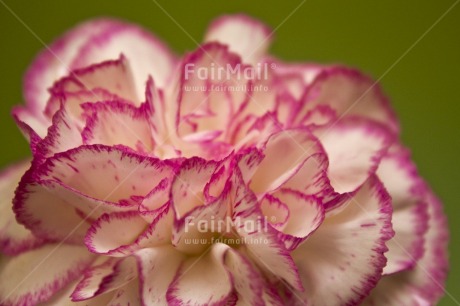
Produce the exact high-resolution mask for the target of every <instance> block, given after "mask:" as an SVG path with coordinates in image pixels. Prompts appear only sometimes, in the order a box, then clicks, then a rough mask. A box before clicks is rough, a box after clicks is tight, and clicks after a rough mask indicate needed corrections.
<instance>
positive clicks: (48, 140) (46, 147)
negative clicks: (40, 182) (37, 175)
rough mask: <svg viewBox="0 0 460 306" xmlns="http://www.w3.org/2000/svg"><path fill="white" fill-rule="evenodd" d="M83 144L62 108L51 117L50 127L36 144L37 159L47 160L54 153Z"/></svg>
mask: <svg viewBox="0 0 460 306" xmlns="http://www.w3.org/2000/svg"><path fill="white" fill-rule="evenodd" d="M82 144H83V141H82V137H81V133H80V130H79V129H78V127H77V125H76V124H75V121H74V120H73V118H72V117H71V115H70V113H69V111H68V110H67V109H66V108H65V107H62V108H61V109H59V110H58V111H57V112H56V113H55V114H54V116H53V120H52V124H51V127H50V128H49V129H48V133H47V135H46V137H45V138H43V140H42V141H40V142H39V143H38V144H37V149H36V152H35V153H36V154H35V156H36V157H37V158H48V157H51V156H53V155H54V154H56V153H59V152H64V151H67V150H70V149H73V148H76V147H78V146H80V145H82Z"/></svg>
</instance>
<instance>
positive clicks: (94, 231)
mask: <svg viewBox="0 0 460 306" xmlns="http://www.w3.org/2000/svg"><path fill="white" fill-rule="evenodd" d="M147 226H148V224H147V222H146V221H145V220H144V218H142V217H141V216H140V215H139V213H138V212H137V211H128V212H113V213H110V214H103V215H102V216H101V217H99V219H97V220H96V222H94V223H93V224H92V225H91V228H90V229H89V230H88V233H87V235H86V237H85V244H86V246H87V247H88V249H89V250H90V251H91V252H94V253H98V254H110V253H111V251H113V250H115V249H117V248H119V247H120V246H123V245H127V244H131V243H132V242H133V241H134V240H135V239H136V238H137V237H138V236H139V235H140V234H141V233H142V232H143V231H144V230H145V229H146V228H147Z"/></svg>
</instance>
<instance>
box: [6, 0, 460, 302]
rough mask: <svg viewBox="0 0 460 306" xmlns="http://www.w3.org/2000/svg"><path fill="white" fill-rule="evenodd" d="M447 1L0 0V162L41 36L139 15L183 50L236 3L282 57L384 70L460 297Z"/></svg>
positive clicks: (10, 156)
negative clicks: (436, 203) (436, 210)
mask: <svg viewBox="0 0 460 306" xmlns="http://www.w3.org/2000/svg"><path fill="white" fill-rule="evenodd" d="M454 3H455V1H453V0H436V1H426V0H425V1H396V0H386V1H379V2H377V1H341V0H335V1H320V0H307V1H303V2H302V1H266V0H265V1H251V2H249V1H243V0H233V1H218V0H214V1H212V0H207V1H203V0H199V1H198V0H195V1H159V0H158V1H154V0H143V1H132V2H128V1H120V0H112V1H97V0H92V1H88V0H78V1H75V0H71V1H69V0H68V1H50V0H41V1H12V0H0V44H1V47H0V73H1V76H0V122H1V128H0V140H1V152H0V166H1V167H4V166H5V165H7V164H9V163H11V162H13V161H17V160H20V159H22V158H24V157H25V156H28V155H29V151H28V147H27V144H26V142H25V140H24V139H23V137H22V136H21V135H20V133H19V131H18V130H17V128H16V127H15V125H14V123H13V120H12V119H11V118H10V115H9V113H10V109H11V107H12V106H13V105H14V104H17V103H21V102H22V94H21V82H22V75H23V73H24V71H25V69H26V68H27V66H28V65H29V64H30V63H31V61H32V59H33V57H34V55H35V54H36V53H37V52H38V51H39V50H40V49H42V48H43V45H42V43H41V42H40V40H42V41H44V42H46V43H50V42H51V41H52V40H53V38H55V37H57V36H59V35H60V34H61V33H63V31H65V30H66V29H68V28H70V27H72V26H73V25H74V24H76V23H78V22H80V21H82V20H84V19H88V18H92V17H95V16H115V17H119V18H123V19H126V20H130V21H133V22H136V23H139V24H142V25H143V26H144V27H146V28H148V29H150V30H152V31H153V32H155V33H156V34H157V35H158V36H159V37H160V38H162V39H163V40H165V41H166V42H168V43H169V44H170V46H171V47H172V48H173V49H174V50H175V51H177V52H178V53H183V52H184V51H187V50H192V49H194V48H195V47H196V44H195V42H194V40H195V41H198V42H199V41H200V40H201V37H202V35H203V33H204V30H205V29H206V25H207V24H208V22H209V21H210V20H212V19H213V18H214V17H216V16H218V15H221V14H227V13H236V12H244V13H247V14H249V15H252V16H255V17H258V18H260V19H261V20H263V21H265V22H266V23H268V24H269V25H271V26H272V27H273V28H276V34H275V42H274V44H273V46H272V49H271V51H272V53H273V54H274V55H276V56H278V57H280V58H282V59H285V60H292V61H307V60H308V61H317V62H324V63H345V64H348V65H351V66H355V67H358V68H360V69H362V70H364V71H366V72H367V73H369V74H371V75H373V76H374V77H375V78H380V77H381V76H382V75H384V77H383V78H382V81H381V82H382V84H383V87H384V89H385V91H386V93H387V94H388V95H389V96H390V97H391V99H392V101H393V105H394V107H395V109H396V111H397V113H398V115H399V117H400V119H401V122H402V131H403V135H402V137H403V140H404V142H405V143H406V145H408V146H409V147H410V148H411V149H412V151H413V158H414V159H415V161H416V162H417V164H418V167H419V170H420V172H421V174H422V175H423V176H424V177H425V178H426V179H427V180H428V181H429V182H430V184H431V185H432V186H433V188H434V190H435V191H436V193H437V194H438V195H439V196H440V197H441V199H442V200H443V201H444V203H445V210H446V213H447V214H448V217H449V223H450V227H451V243H450V261H451V270H450V275H449V281H448V286H447V291H448V292H449V293H450V295H451V296H450V297H449V296H446V297H445V298H444V299H443V300H442V302H441V304H440V305H446V306H447V305H460V304H459V302H458V301H460V260H459V259H460V244H459V241H460V217H459V214H460V206H459V204H457V199H458V196H457V193H458V192H459V191H460V186H459V183H460V167H459V162H458V158H459V153H460V140H459V136H460V135H459V133H458V131H459V127H460V124H459V123H460V117H459V115H460V99H459V97H458V89H459V87H460V4H458V5H456V6H454V7H453V8H452V10H451V11H449V13H447V14H446V15H445V16H444V18H442V19H441V20H440V21H439V23H437V24H436V25H435V26H434V27H432V26H433V25H434V24H435V23H436V21H437V20H438V19H439V18H440V17H441V16H443V14H444V13H445V12H446V11H447V10H448V9H449V8H450V7H451V6H452V5H453V4H454ZM6 6H8V7H9V9H10V10H11V11H10V10H9V9H8V8H7V7H6ZM14 15H16V17H15V16H14ZM19 19H21V20H22V21H19ZM27 27H29V28H30V29H31V30H32V31H33V32H34V33H35V35H36V36H37V37H39V39H37V37H35V36H34V34H32V33H31V32H30V31H29V30H28V29H27ZM181 27H182V28H183V29H185V30H186V31H187V33H188V34H189V35H190V36H191V37H193V39H194V40H193V39H192V38H190V37H189V36H188V34H186V33H185V32H184V31H183V30H182V29H181ZM431 27H432V28H431ZM430 28H431V30H429V29H430ZM427 30H429V32H427V33H426V31H427ZM424 33H426V35H425V36H424V37H423V38H422V39H421V40H420V41H419V42H418V43H417V44H416V45H415V46H413V48H412V49H410V48H411V46H412V45H413V44H414V43H416V42H417V41H418V40H419V39H420V38H421V37H422V36H423V35H424ZM409 49H410V51H409V52H408V50H409ZM406 52H408V53H407V54H406V55H405V56H404V57H403V58H400V57H401V56H402V55H403V54H405V53H406ZM388 69H390V70H388Z"/></svg>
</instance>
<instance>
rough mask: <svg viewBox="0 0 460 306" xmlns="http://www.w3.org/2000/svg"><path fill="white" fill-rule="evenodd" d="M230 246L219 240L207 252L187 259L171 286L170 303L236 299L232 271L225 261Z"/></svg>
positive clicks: (210, 302) (199, 303) (208, 303)
mask: <svg viewBox="0 0 460 306" xmlns="http://www.w3.org/2000/svg"><path fill="white" fill-rule="evenodd" d="M226 249H227V246H226V245H224V244H220V243H218V244H214V245H212V246H211V250H210V251H208V252H206V253H204V255H203V256H202V257H201V256H200V257H191V258H189V259H186V260H185V261H184V262H183V263H182V265H181V266H180V268H179V269H178V271H177V273H176V275H175V277H174V280H173V282H172V283H171V284H170V286H169V288H168V291H167V299H168V303H169V304H172V305H182V304H188V305H219V304H225V303H231V302H232V300H234V299H235V297H234V295H233V290H234V288H233V286H234V285H233V282H232V277H231V274H230V273H229V272H228V270H227V269H226V268H225V266H224V264H223V260H224V255H225V251H226ZM216 280H219V281H216ZM196 288H200V290H196Z"/></svg>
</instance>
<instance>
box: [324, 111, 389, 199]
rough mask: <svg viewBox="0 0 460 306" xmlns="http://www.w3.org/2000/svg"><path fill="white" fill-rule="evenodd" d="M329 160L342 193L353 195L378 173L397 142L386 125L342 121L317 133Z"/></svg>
mask: <svg viewBox="0 0 460 306" xmlns="http://www.w3.org/2000/svg"><path fill="white" fill-rule="evenodd" d="M315 135H316V136H317V137H318V139H319V141H320V142H321V144H322V145H323V147H324V149H325V151H326V153H327V156H328V158H329V169H328V177H329V180H330V183H331V185H332V187H334V190H335V191H336V192H338V193H345V192H351V191H353V190H355V189H356V188H357V187H358V186H360V185H361V184H363V183H364V181H366V179H367V178H368V177H369V175H371V174H373V173H375V171H376V170H377V166H378V164H379V162H380V160H381V158H382V157H383V156H384V154H385V153H386V152H387V150H388V148H389V146H390V145H391V144H392V142H393V141H394V136H393V134H391V133H389V132H388V130H387V129H386V128H384V127H383V126H381V125H379V124H377V123H375V122H372V121H367V120H358V119H351V120H341V121H339V122H336V123H335V124H332V125H331V126H326V127H322V128H319V129H317V130H315Z"/></svg>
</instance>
